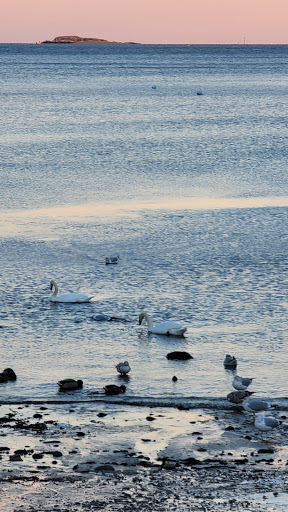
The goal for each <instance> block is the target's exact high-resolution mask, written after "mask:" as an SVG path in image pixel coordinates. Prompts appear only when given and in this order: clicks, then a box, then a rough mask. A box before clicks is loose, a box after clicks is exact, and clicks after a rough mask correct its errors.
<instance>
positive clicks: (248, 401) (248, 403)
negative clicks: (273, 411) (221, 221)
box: [242, 396, 271, 414]
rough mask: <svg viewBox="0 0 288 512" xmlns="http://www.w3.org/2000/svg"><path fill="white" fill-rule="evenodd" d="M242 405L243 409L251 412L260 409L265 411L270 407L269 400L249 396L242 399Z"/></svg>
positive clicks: (254, 412) (259, 410)
mask: <svg viewBox="0 0 288 512" xmlns="http://www.w3.org/2000/svg"><path fill="white" fill-rule="evenodd" d="M242 406H243V407H244V409H245V411H247V412H252V413H253V414H256V413H257V412H261V411H267V410H268V409H270V408H271V404H270V402H267V401H266V400H263V399H262V398H251V397H249V396H247V397H246V398H245V399H244V400H243V402H242Z"/></svg>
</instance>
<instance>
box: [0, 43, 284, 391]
mask: <svg viewBox="0 0 288 512" xmlns="http://www.w3.org/2000/svg"><path fill="white" fill-rule="evenodd" d="M0 65H1V74H0V86H1V87H0V90H1V107H2V108H1V113H0V119H1V136H0V152H1V159H0V171H1V172H0V175H1V202H0V212H1V216H0V244H1V251H0V261H1V286H0V290H1V291H0V299H1V308H0V325H1V328H0V340H1V366H2V368H0V370H2V369H4V368H5V367H12V368H14V370H15V372H16V373H17V376H18V379H17V381H16V383H8V384H1V385H0V386H1V387H0V399H2V400H12V401H13V400H38V399H43V400H45V399H49V400H54V399H55V400H57V399H61V398H62V394H61V396H59V395H60V394H59V393H58V387H57V381H58V380H59V379H62V378H66V377H73V378H77V379H79V378H81V379H83V381H84V388H83V390H82V391H78V392H76V393H74V394H73V396H72V395H69V399H71V398H72V399H73V397H74V398H75V399H76V400H78V399H79V400H80V399H81V400H82V399H86V398H87V399H88V398H91V397H93V396H94V395H93V394H92V393H93V392H95V391H101V390H102V388H103V385H105V384H108V383H118V384H119V383H121V382H122V379H121V377H119V376H118V374H117V372H116V370H115V365H116V364H117V363H118V362H119V361H123V360H126V359H128V360H129V363H130V365H131V368H132V370H131V372H130V374H129V375H130V378H129V380H128V381H127V382H126V385H127V391H126V395H127V396H131V397H132V396H135V397H159V396H160V397H166V398H167V397H168V398H169V397H173V399H175V398H177V397H179V399H181V397H189V396H197V397H202V396H203V397H204V396H205V397H208V398H209V397H211V398H212V397H223V396H226V394H227V393H229V392H230V391H231V390H232V386H231V382H232V379H233V375H234V374H235V372H234V373H233V372H231V371H228V370H225V369H224V367H223V360H224V357H225V354H227V353H230V354H232V355H234V356H235V357H236V358H237V360H238V368H237V373H238V374H239V375H241V376H247V377H255V381H254V383H253V384H252V386H251V389H253V390H254V391H257V396H263V395H265V396H269V397H272V398H273V397H274V398H275V397H283V396H287V378H286V375H287V362H288V345H287V342H288V328H287V310H288V299H287V278H288V273H287V242H288V228H287V207H288V188H287V185H288V173H287V156H288V151H287V115H286V114H287V107H288V95H287V86H288V82H287V71H288V46H249V45H245V46H241V45H238V46H193V45H191V46H187V45H185V46H184V45H183V46H153V45H151V46H146V45H107V46H105V45H103V46H102V45H100V46H97V45H96V46H94V45H92V46H89V45H80V46H77V45H43V44H42V45H36V44H35V45H18V44H13V45H4V44H1V45H0ZM153 85H155V86H156V89H155V88H152V86H153ZM200 90H201V91H202V92H203V94H202V95H197V91H200ZM115 254H119V255H120V260H119V264H118V265H105V257H106V256H110V255H115ZM51 278H53V279H55V280H56V281H57V283H58V286H59V289H60V293H61V292H67V291H80V292H83V293H86V294H89V295H90V294H91V295H94V296H95V297H94V300H93V302H92V303H91V304H52V303H50V301H49V296H50V290H49V282H50V279H51ZM143 309H145V310H146V311H147V312H148V313H149V315H150V316H151V318H152V319H153V320H154V321H155V322H156V321H160V320H162V319H163V320H166V319H171V320H176V321H178V322H179V323H181V324H183V325H185V326H186V327H187V332H186V335H185V337H184V338H179V337H174V336H169V337H167V336H157V335H148V334H147V325H146V324H145V323H143V324H142V325H141V326H139V325H138V315H139V313H140V312H141V311H142V310H143ZM99 314H105V315H109V316H113V317H115V319H114V320H112V321H99V320H97V319H95V316H96V317H97V315H99ZM172 350H185V351H188V352H189V353H190V354H191V355H192V356H193V359H192V360H190V361H187V362H175V361H168V360H167V358H166V354H167V353H168V352H170V351H172ZM173 375H176V376H177V377H178V381H177V382H175V383H174V382H172V376H173ZM64 398H65V399H66V398H67V395H65V397H64Z"/></svg>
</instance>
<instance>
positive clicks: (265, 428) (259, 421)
mask: <svg viewBox="0 0 288 512" xmlns="http://www.w3.org/2000/svg"><path fill="white" fill-rule="evenodd" d="M254 425H255V427H256V428H258V430H260V432H269V431H270V430H273V428H277V427H279V425H280V422H279V421H278V420H276V418H271V417H270V416H269V417H267V416H263V414H256V417H255V422H254Z"/></svg>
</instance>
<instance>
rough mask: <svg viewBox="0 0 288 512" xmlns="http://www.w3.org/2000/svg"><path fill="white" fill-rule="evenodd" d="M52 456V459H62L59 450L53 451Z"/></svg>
mask: <svg viewBox="0 0 288 512" xmlns="http://www.w3.org/2000/svg"><path fill="white" fill-rule="evenodd" d="M52 455H53V457H63V453H62V452H60V451H59V450H55V451H54V452H52Z"/></svg>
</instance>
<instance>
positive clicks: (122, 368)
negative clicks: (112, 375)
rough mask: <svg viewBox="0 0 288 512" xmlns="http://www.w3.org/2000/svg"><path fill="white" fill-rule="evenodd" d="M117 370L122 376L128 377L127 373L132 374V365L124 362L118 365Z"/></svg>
mask: <svg viewBox="0 0 288 512" xmlns="http://www.w3.org/2000/svg"><path fill="white" fill-rule="evenodd" d="M116 370H117V372H119V373H120V374H121V375H127V373H129V372H130V370H131V367H130V364H129V363H128V361H124V363H118V364H116Z"/></svg>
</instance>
